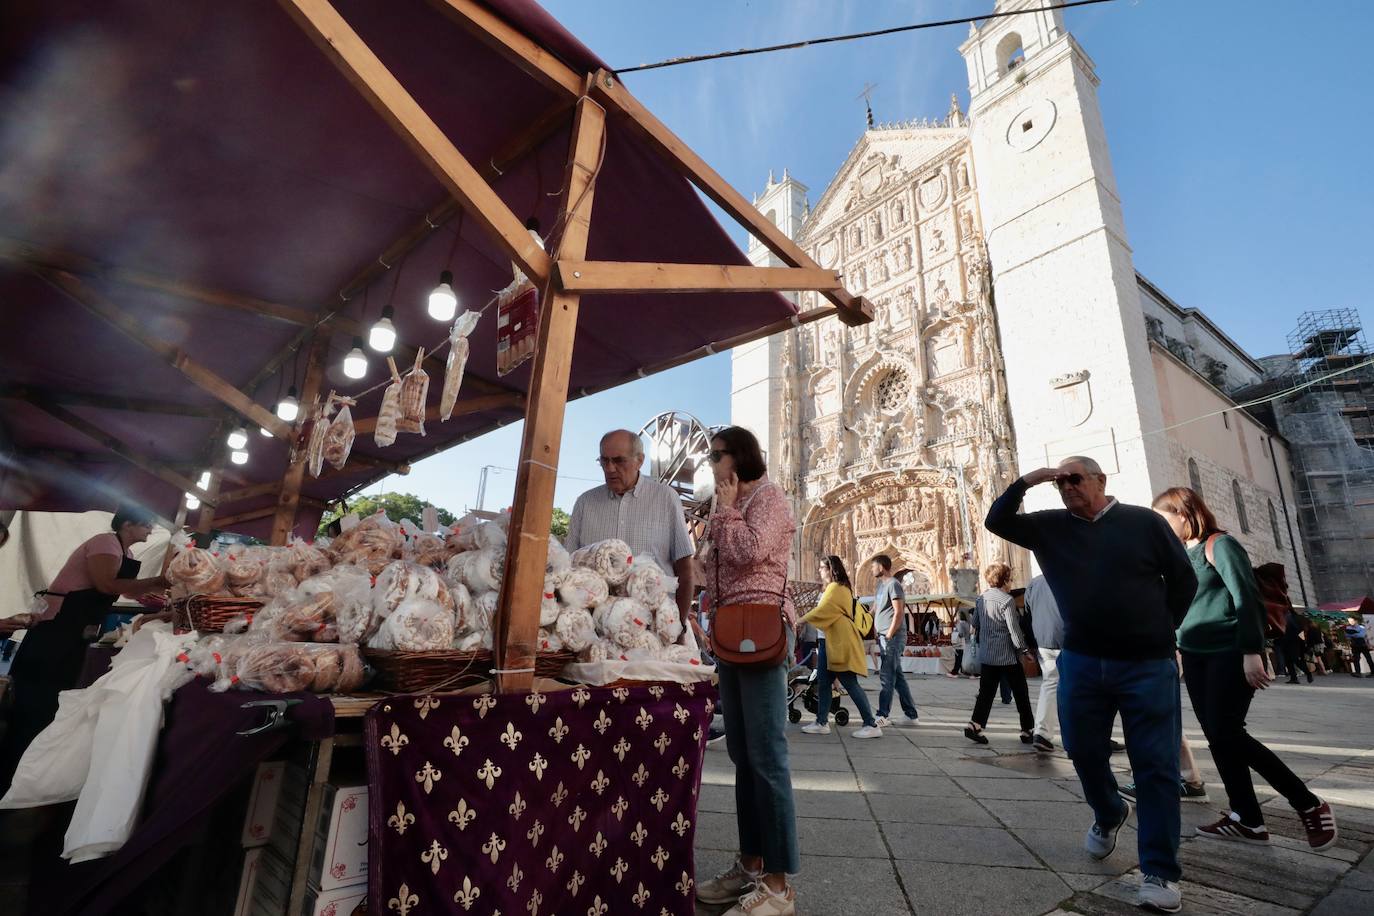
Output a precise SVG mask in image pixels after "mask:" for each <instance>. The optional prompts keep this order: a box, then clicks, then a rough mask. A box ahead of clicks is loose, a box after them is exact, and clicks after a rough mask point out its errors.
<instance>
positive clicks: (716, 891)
mask: <svg viewBox="0 0 1374 916" xmlns="http://www.w3.org/2000/svg"><path fill="white" fill-rule="evenodd" d="M755 884H762V882H761V881H759V873H758V872H756V871H750V870H749V869H747V868H745V867H744V865H743V864H741V863H740V861H739V859H736V860H735V864H734V865H731V866H730V867H729V868H727V869H726V870H725V871H723V872H721V873H720V874H718V875H716V876H715V877H714V878H712V879H711V880H710V881H703V882H701V883H700V884H698V885H697V899H698V900H700V901H701V902H702V903H715V904H721V903H729V902H730V901H731V900H738V899H739V898H740V897H741V896H743V895H744V894H747V893H748V892H749V891H751V890H753V888H754V885H755Z"/></svg>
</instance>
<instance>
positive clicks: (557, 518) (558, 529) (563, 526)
mask: <svg viewBox="0 0 1374 916" xmlns="http://www.w3.org/2000/svg"><path fill="white" fill-rule="evenodd" d="M571 521H572V516H571V515H569V514H568V513H566V512H564V511H563V510H562V509H560V508H558V507H557V506H555V507H554V509H553V521H551V522H550V523H549V534H551V535H553V536H554V537H556V538H558V539H559V540H560V541H561V540H563V539H564V538H565V537H567V536H568V522H571Z"/></svg>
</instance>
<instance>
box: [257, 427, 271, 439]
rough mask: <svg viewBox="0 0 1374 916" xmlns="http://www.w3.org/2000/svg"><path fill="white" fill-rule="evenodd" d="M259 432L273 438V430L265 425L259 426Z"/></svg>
mask: <svg viewBox="0 0 1374 916" xmlns="http://www.w3.org/2000/svg"><path fill="white" fill-rule="evenodd" d="M258 434H259V435H262V436H266V437H267V438H269V439H271V438H272V432H271V430H269V429H268V428H267V427H265V426H259V427H258Z"/></svg>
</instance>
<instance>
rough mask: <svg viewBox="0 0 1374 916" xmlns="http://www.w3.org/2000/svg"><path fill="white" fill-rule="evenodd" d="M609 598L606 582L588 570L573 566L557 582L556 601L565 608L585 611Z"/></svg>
mask: <svg viewBox="0 0 1374 916" xmlns="http://www.w3.org/2000/svg"><path fill="white" fill-rule="evenodd" d="M609 596H610V589H609V588H608V587H607V585H606V580H605V579H603V578H602V577H601V576H599V575H597V574H596V573H595V572H593V571H592V570H590V569H586V568H584V567H580V566H574V567H573V568H571V569H569V570H568V571H567V572H566V573H564V574H563V576H562V578H561V579H560V580H559V582H558V600H559V601H560V602H561V603H562V604H563V606H564V607H567V608H575V609H577V610H582V611H587V610H591V609H593V608H596V607H599V606H600V605H602V604H604V603H605V601H606V599H607V598H608V597H609Z"/></svg>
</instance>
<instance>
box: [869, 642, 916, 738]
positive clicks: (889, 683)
mask: <svg viewBox="0 0 1374 916" xmlns="http://www.w3.org/2000/svg"><path fill="white" fill-rule="evenodd" d="M905 647H906V628H905V627H903V628H902V629H900V630H898V631H897V632H896V634H895V635H893V637H892V638H891V639H888V640H884V639H882V638H881V635H880V638H879V640H878V648H879V652H880V655H879V657H880V658H881V659H882V665H881V667H880V668H879V669H878V717H879V718H882V717H883V716H886V715H887V714H888V713H889V712H891V711H892V688H893V687H896V688H897V699H898V700H900V701H901V704H902V712H904V713H905V714H906V715H908V716H910V717H911V718H913V719H914V718H916V717H917V716H919V715H920V713H919V712H917V710H916V701H915V700H913V699H912V698H911V687H910V685H908V684H907V682H906V672H905V671H903V670H902V649H904V648H905Z"/></svg>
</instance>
